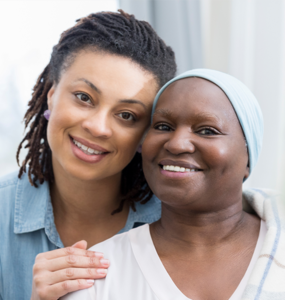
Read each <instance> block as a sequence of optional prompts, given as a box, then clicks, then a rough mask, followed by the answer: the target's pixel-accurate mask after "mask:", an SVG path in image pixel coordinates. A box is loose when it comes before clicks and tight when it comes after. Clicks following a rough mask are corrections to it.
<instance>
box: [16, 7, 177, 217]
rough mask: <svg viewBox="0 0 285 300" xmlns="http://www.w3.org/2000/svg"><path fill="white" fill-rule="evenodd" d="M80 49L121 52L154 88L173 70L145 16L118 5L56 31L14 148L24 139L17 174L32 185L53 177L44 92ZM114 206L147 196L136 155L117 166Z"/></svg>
mask: <svg viewBox="0 0 285 300" xmlns="http://www.w3.org/2000/svg"><path fill="white" fill-rule="evenodd" d="M81 50H92V51H102V52H106V53H110V54H115V55H119V56H122V57H126V58H129V59H131V60H132V61H134V62H135V63H137V64H138V65H140V66H141V67H142V68H143V69H145V70H146V71H149V72H150V73H152V74H153V75H154V76H155V78H156V80H157V82H158V84H159V87H161V86H162V85H164V84H165V83H166V82H167V81H168V80H170V79H172V78H173V77H174V75H175V72H176V64H175V58H174V53H173V51H172V49H171V48H170V47H168V46H167V45H166V44H165V43H164V41H163V40H162V39H161V38H159V37H158V35H157V34H156V32H155V31H154V30H153V29H152V27H151V26H150V25H149V24H148V23H147V22H145V21H138V20H137V19H135V17H134V16H133V15H129V14H127V13H125V12H124V11H122V10H119V13H113V12H101V13H96V14H90V15H89V16H87V17H84V18H81V19H79V20H77V24H75V26H73V27H71V28H70V29H68V30H66V31H64V32H63V33H62V34H61V37H60V40H59V42H58V44H57V45H55V46H54V47H53V51H52V55H51V59H50V62H49V64H48V65H47V67H46V68H45V69H44V71H43V72H42V74H41V75H40V76H39V78H38V80H37V82H36V84H35V86H34V89H33V94H32V99H31V100H30V102H29V103H28V110H27V112H26V114H25V116H24V120H25V129H27V128H28V126H29V131H28V132H27V133H26V135H25V136H24V138H23V140H22V141H21V143H20V145H19V147H18V151H17V155H16V157H17V162H18V164H20V163H19V155H20V151H21V149H22V147H23V145H24V144H25V148H28V153H27V155H26V157H25V159H24V161H23V162H22V164H21V167H20V171H19V177H21V176H22V174H23V172H26V167H27V166H28V167H29V169H28V177H29V180H30V183H31V184H32V185H34V186H36V187H37V186H38V183H39V184H42V183H43V182H44V181H48V182H49V183H51V182H53V180H54V175H53V168H52V152H51V149H50V147H49V144H48V141H47V124H48V122H47V120H46V119H45V118H43V113H44V111H45V110H46V109H47V108H48V106H47V94H48V91H49V90H50V89H51V87H52V85H53V84H57V83H58V82H59V80H60V76H61V74H62V73H63V72H64V71H65V70H66V69H67V68H68V67H69V66H70V65H71V64H72V63H73V61H74V59H75V57H76V55H77V54H78V53H79V52H80V51H81ZM121 195H122V197H121V202H120V206H119V207H118V209H117V210H115V211H114V212H113V213H117V212H119V211H121V210H122V208H123V206H124V203H126V202H127V203H128V204H129V205H130V206H131V207H132V208H133V209H135V202H138V201H140V202H141V203H146V202H147V201H148V200H149V199H150V198H151V197H152V192H151V190H150V189H149V187H148V185H147V183H146V180H145V178H144V174H143V171H142V159H141V155H140V154H138V153H137V154H136V155H135V156H134V158H133V159H132V161H131V162H130V163H129V164H128V165H127V166H126V167H125V169H124V170H123V171H122V182H121Z"/></svg>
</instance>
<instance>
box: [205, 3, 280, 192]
mask: <svg viewBox="0 0 285 300" xmlns="http://www.w3.org/2000/svg"><path fill="white" fill-rule="evenodd" d="M201 4H202V5H201V13H202V28H203V31H202V32H203V42H204V57H205V60H204V61H205V67H207V68H213V69H217V70H220V71H223V72H227V73H229V74H231V75H233V76H235V77H237V78H239V79H240V80H241V81H242V82H244V83H245V84H246V85H247V86H248V87H249V88H250V89H251V90H252V92H253V93H254V94H255V96H256V97H257V99H258V101H259V103H260V106H261V109H262V111H263V115H264V125H265V130H264V142H263V149H262V153H261V157H260V159H259V162H258V164H257V166H256V168H255V170H254V171H253V174H252V176H251V177H250V178H249V179H248V180H247V182H246V183H245V185H246V186H251V187H264V188H273V189H283V191H284V192H285V188H284V186H285V159H284V154H285V97H284V96H285V90H284V89H285V1H284V0H274V1H272V0H201Z"/></svg>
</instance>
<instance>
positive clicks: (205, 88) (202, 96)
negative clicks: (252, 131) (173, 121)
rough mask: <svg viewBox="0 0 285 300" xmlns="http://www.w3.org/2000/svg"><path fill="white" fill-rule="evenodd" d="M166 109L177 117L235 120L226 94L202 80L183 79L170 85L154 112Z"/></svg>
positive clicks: (234, 114) (212, 84)
mask: <svg viewBox="0 0 285 300" xmlns="http://www.w3.org/2000/svg"><path fill="white" fill-rule="evenodd" d="M161 109H166V110H167V111H169V112H171V114H173V115H175V114H179V117H183V116H185V117H186V118H188V117H189V116H193V115H197V114H204V115H214V116H216V117H218V118H221V119H228V120H236V121H238V120H237V116H236V113H235V111H234V109H233V107H232V105H231V102H230V101H229V99H228V97H227V96H226V94H225V93H224V92H223V90H221V89H220V88H219V87H218V86H217V85H216V84H214V83H212V82H210V81H208V80H206V79H202V78H196V77H189V78H183V79H180V80H177V81H175V82H174V83H172V84H170V85H169V86H168V87H167V88H166V89H165V90H164V91H163V93H162V94H161V96H160V98H159V99H158V102H157V106H156V111H160V110H161Z"/></svg>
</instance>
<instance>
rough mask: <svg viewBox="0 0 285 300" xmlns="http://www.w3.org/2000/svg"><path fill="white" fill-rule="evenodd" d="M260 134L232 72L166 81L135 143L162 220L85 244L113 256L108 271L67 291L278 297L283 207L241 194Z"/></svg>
mask: <svg viewBox="0 0 285 300" xmlns="http://www.w3.org/2000/svg"><path fill="white" fill-rule="evenodd" d="M262 135H263V118H262V113H261V110H260V107H259V105H258V102H257V101H256V99H255V97H254V96H253V94H252V93H251V92H250V91H249V90H248V89H247V87H245V86H244V85H243V84H242V83H241V82H239V81H238V80H237V79H235V78H233V77H231V76H229V75H227V74H224V73H221V72H217V71H213V70H206V69H198V70H192V71H188V72H186V73H183V74H182V75H180V76H178V77H176V78H174V79H173V80H171V81H170V82H168V83H167V84H166V85H164V86H163V87H162V89H161V90H160V91H159V93H158V95H157V97H156V99H155V102H154V107H153V116H152V125H151V128H150V130H149V132H148V134H147V137H146V139H145V141H144V144H143V169H144V173H145V177H146V179H147V182H148V184H149V186H150V188H151V189H152V191H153V192H154V194H155V195H156V196H157V197H158V198H159V199H160V200H161V202H162V214H161V219H160V220H158V221H157V222H155V223H152V224H151V225H143V226H141V227H139V228H137V229H133V230H131V231H129V232H128V233H124V234H121V235H118V236H116V237H114V238H111V239H109V240H107V241H105V242H103V243H101V244H99V245H96V246H95V247H93V248H91V249H92V250H96V251H102V252H104V253H105V255H106V257H108V258H109V259H110V260H111V262H112V264H111V266H110V268H109V272H108V275H107V277H106V279H104V280H101V281H99V282H96V283H95V285H94V286H93V287H92V288H90V289H88V290H85V291H80V292H77V293H75V294H71V295H69V296H67V297H66V298H65V299H69V300H71V299H72V300H73V299H78V300H79V299H100V300H105V299H109V300H112V299H136V300H143V299H148V300H158V299H160V300H173V299H175V300H187V299H188V300H189V299H192V300H202V299H219V300H228V299H230V300H238V299H244V300H245V299H252V300H253V299H268V300H269V299H270V300H272V299H280V300H281V299H284V298H285V286H284V280H285V256H284V251H285V235H284V234H285V232H284V228H285V227H284V225H285V224H284V220H285V218H284V217H285V210H284V205H283V204H282V203H281V202H280V200H278V197H277V196H275V195H273V194H269V193H266V192H264V191H259V190H255V191H254V192H252V193H245V194H244V195H243V193H242V184H243V182H244V181H245V180H246V179H247V178H248V177H249V175H250V174H251V172H252V170H253V168H254V166H255V164H256V162H257V159H258V156H259V153H260V150H261V144H262ZM243 202H244V205H243ZM245 206H246V207H247V209H245V208H244V207H245ZM249 207H250V209H251V211H250V210H249ZM246 210H247V211H246ZM121 270H123V271H124V275H123V276H121V277H118V276H117V275H118V274H119V273H120V272H121Z"/></svg>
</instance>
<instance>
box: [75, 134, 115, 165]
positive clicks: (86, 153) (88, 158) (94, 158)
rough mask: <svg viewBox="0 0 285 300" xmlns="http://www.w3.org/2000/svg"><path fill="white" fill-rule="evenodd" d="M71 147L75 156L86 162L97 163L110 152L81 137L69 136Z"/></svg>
mask: <svg viewBox="0 0 285 300" xmlns="http://www.w3.org/2000/svg"><path fill="white" fill-rule="evenodd" d="M70 144H71V149H72V152H73V154H74V155H75V157H77V158H78V159H80V160H81V161H84V162H86V163H91V164H93V163H98V162H99V161H101V160H102V159H104V157H106V156H107V155H108V154H110V152H109V151H108V150H106V149H105V148H103V147H100V146H98V145H96V144H93V143H90V142H88V141H86V140H84V139H82V138H78V137H75V136H74V137H73V136H70Z"/></svg>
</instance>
